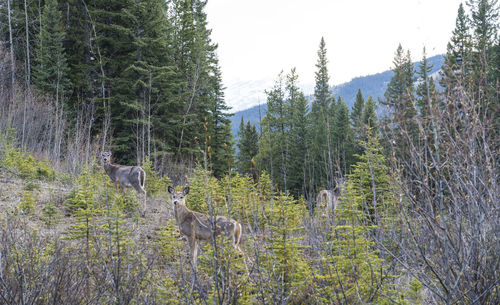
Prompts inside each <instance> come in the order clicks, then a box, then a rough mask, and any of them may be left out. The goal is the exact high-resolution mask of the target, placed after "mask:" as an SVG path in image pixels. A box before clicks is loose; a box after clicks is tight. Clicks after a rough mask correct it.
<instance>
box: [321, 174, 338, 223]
mask: <svg viewBox="0 0 500 305" xmlns="http://www.w3.org/2000/svg"><path fill="white" fill-rule="evenodd" d="M335 182H336V187H335V188H334V189H333V190H321V191H320V192H319V193H318V195H317V196H316V208H317V209H318V210H323V209H325V208H326V215H327V217H330V212H331V213H333V211H334V210H336V209H337V207H338V205H339V198H340V197H342V195H343V193H344V188H345V178H337V179H335ZM325 205H326V206H325Z"/></svg>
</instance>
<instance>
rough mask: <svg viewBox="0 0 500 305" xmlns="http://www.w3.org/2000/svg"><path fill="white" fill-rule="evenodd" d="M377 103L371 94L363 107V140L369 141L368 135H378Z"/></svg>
mask: <svg viewBox="0 0 500 305" xmlns="http://www.w3.org/2000/svg"><path fill="white" fill-rule="evenodd" d="M376 109H377V105H376V103H375V101H374V100H373V98H372V97H371V96H369V97H368V101H366V104H365V107H364V109H363V114H362V115H361V124H362V126H363V127H362V128H363V132H362V134H363V137H362V138H361V139H362V140H363V141H367V139H368V136H369V135H371V136H377V134H378V126H377V113H376Z"/></svg>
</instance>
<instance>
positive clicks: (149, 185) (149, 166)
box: [142, 157, 171, 198]
mask: <svg viewBox="0 0 500 305" xmlns="http://www.w3.org/2000/svg"><path fill="white" fill-rule="evenodd" d="M142 169H144V171H145V172H146V193H147V195H148V196H149V197H152V198H154V197H155V196H156V195H158V194H159V193H161V192H165V190H166V189H167V187H168V185H169V184H170V183H171V181H170V179H169V178H168V177H166V176H165V177H160V176H159V175H158V173H157V172H155V170H154V166H153V162H151V160H150V159H149V157H148V158H146V162H144V164H143V165H142Z"/></svg>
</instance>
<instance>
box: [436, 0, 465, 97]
mask: <svg viewBox="0 0 500 305" xmlns="http://www.w3.org/2000/svg"><path fill="white" fill-rule="evenodd" d="M471 68H472V37H471V35H470V19H469V17H468V16H467V15H466V14H465V11H464V7H463V5H462V4H460V6H459V8H458V13H457V19H456V22H455V29H454V30H453V32H452V37H451V39H450V42H448V46H447V51H446V56H445V60H444V63H443V66H442V68H441V70H442V72H441V75H442V78H441V80H440V83H441V85H442V86H443V87H444V88H445V90H446V93H447V94H448V95H450V94H452V93H453V90H454V88H456V87H457V86H464V87H465V86H468V82H469V80H468V76H469V75H470V71H471Z"/></svg>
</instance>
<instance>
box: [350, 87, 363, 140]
mask: <svg viewBox="0 0 500 305" xmlns="http://www.w3.org/2000/svg"><path fill="white" fill-rule="evenodd" d="M364 105H365V99H364V98H363V94H362V93H361V89H358V93H356V101H354V105H353V106H352V113H351V121H352V127H353V129H354V131H355V132H357V129H358V128H359V127H360V120H361V115H362V113H363V107H364Z"/></svg>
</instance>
